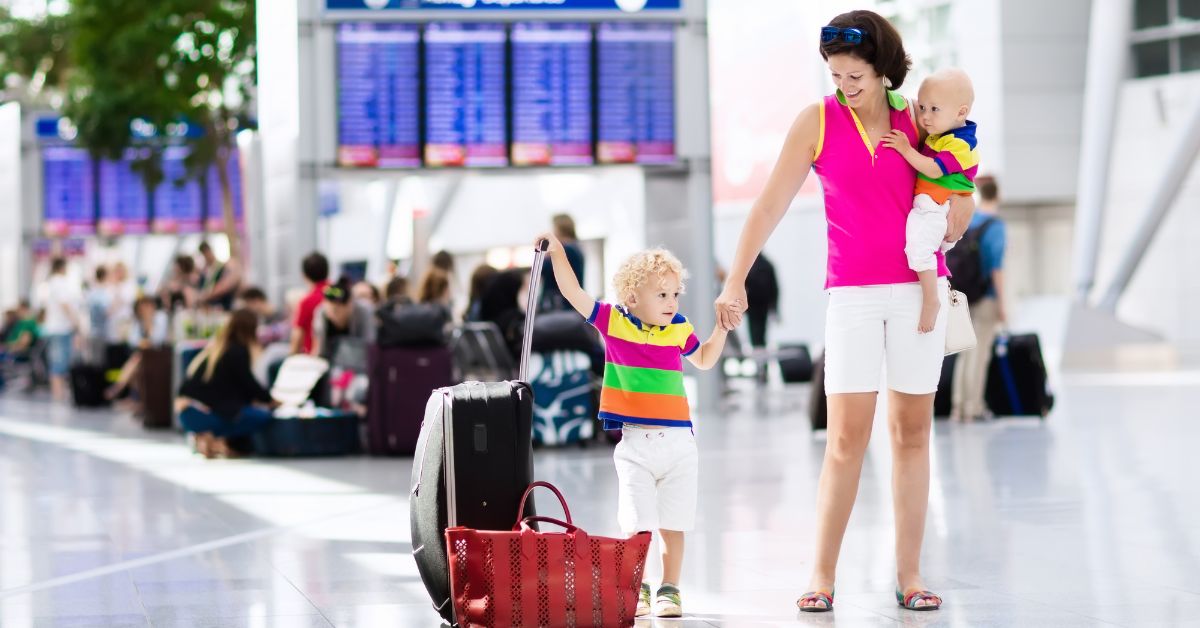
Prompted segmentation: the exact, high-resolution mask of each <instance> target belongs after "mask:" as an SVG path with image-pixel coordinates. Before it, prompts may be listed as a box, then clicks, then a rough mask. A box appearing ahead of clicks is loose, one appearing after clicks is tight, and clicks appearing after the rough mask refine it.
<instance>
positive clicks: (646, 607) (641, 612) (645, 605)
mask: <svg viewBox="0 0 1200 628" xmlns="http://www.w3.org/2000/svg"><path fill="white" fill-rule="evenodd" d="M649 614H650V585H648V584H646V583H645V582H643V583H642V591H641V592H640V593H638V605H637V612H636V613H634V617H645V616H646V615H649Z"/></svg>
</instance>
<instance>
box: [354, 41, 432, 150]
mask: <svg viewBox="0 0 1200 628" xmlns="http://www.w3.org/2000/svg"><path fill="white" fill-rule="evenodd" d="M336 37H337V64H338V164H339V165H342V166H365V167H381V168H389V167H390V168H403V167H417V166H420V165H421V136H420V126H419V124H420V123H419V113H420V112H419V106H420V92H419V72H420V67H419V64H418V50H419V45H420V44H419V41H420V30H419V27H418V26H417V25H415V24H379V23H370V22H358V23H344V24H339V25H338V30H337V36H336Z"/></svg>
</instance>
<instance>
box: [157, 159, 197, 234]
mask: <svg viewBox="0 0 1200 628" xmlns="http://www.w3.org/2000/svg"><path fill="white" fill-rule="evenodd" d="M187 155H188V148H187V147H186V146H171V147H169V148H167V149H166V150H165V151H163V157H162V169H163V182H162V183H160V184H159V185H158V188H157V189H156V190H154V231H155V232H156V233H199V232H200V231H201V230H202V229H203V227H204V205H203V203H202V202H201V199H202V196H201V192H200V183H199V182H197V181H195V180H194V179H189V180H186V181H184V182H183V183H182V185H180V184H177V183H176V181H177V180H179V179H183V178H184V177H185V176H186V175H187V169H186V168H185V166H184V163H183V160H184V159H185V158H186V157H187Z"/></svg>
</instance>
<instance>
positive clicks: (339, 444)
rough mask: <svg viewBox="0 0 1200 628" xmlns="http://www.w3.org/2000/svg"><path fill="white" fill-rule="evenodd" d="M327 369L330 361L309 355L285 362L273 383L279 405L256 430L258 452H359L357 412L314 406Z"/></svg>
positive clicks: (296, 454) (306, 454) (294, 454)
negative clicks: (315, 391)
mask: <svg viewBox="0 0 1200 628" xmlns="http://www.w3.org/2000/svg"><path fill="white" fill-rule="evenodd" d="M328 370H329V363H328V362H326V361H325V360H323V359H321V358H318V357H314V356H310V355H294V356H291V357H289V358H287V359H286V360H284V361H283V364H282V365H281V366H280V367H279V372H278V374H277V375H276V378H275V382H274V383H273V384H272V386H271V397H273V398H274V399H275V400H276V401H278V402H279V403H280V406H279V407H278V408H276V409H275V411H274V413H273V414H274V418H273V419H271V421H270V422H269V423H267V424H266V426H264V427H263V428H262V429H261V430H259V431H257V432H255V433H254V437H253V441H254V452H255V453H257V454H261V455H264V456H287V457H309V456H345V455H349V454H354V453H358V451H359V449H360V447H361V445H360V439H359V429H358V422H359V421H358V415H357V414H355V413H354V412H349V411H345V410H339V409H332V408H322V407H315V406H313V405H312V404H311V403H310V402H309V396H310V394H311V393H312V390H313V387H315V386H317V384H318V382H320V381H322V380H323V379H324V377H325V374H326V373H327V372H328Z"/></svg>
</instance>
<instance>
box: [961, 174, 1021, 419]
mask: <svg viewBox="0 0 1200 628" xmlns="http://www.w3.org/2000/svg"><path fill="white" fill-rule="evenodd" d="M975 185H976V187H977V188H978V190H979V198H980V200H979V207H978V211H976V212H975V216H974V218H972V220H971V226H970V227H968V228H967V232H966V234H964V235H963V238H962V240H960V241H959V243H958V245H957V246H955V247H954V248H953V249H951V250H950V252H948V253H947V254H946V264H947V265H948V266H949V267H950V272H951V273H952V277H953V279H952V280H951V283H952V284H953V285H954V288H955V289H957V290H959V291H960V292H962V293H963V294H964V295H965V296H966V297H967V303H969V304H970V308H971V323H972V324H973V325H974V327H975V337H976V338H977V339H978V342H977V344H976V345H975V348H974V349H971V350H970V351H964V352H962V353H960V354H959V355H958V358H957V359H956V362H955V364H954V385H953V389H952V392H951V409H950V418H951V419H953V420H955V421H975V420H979V419H982V418H985V417H986V416H987V415H988V409H987V407H986V405H985V404H984V400H983V394H984V388H985V386H986V384H987V373H988V365H989V363H990V362H991V360H992V344H993V343H995V341H996V333H997V331H998V330H999V329H1000V328H1001V327H1004V326H1005V325H1007V324H1008V315H1007V312H1006V309H1005V306H1004V247H1005V245H1006V241H1007V233H1006V230H1005V226H1004V221H1003V220H1001V219H1000V218H999V217H998V216H996V209H997V208H998V206H999V188H998V187H997V185H996V179H995V178H994V177H991V176H981V177H978V178H977V179H975Z"/></svg>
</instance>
